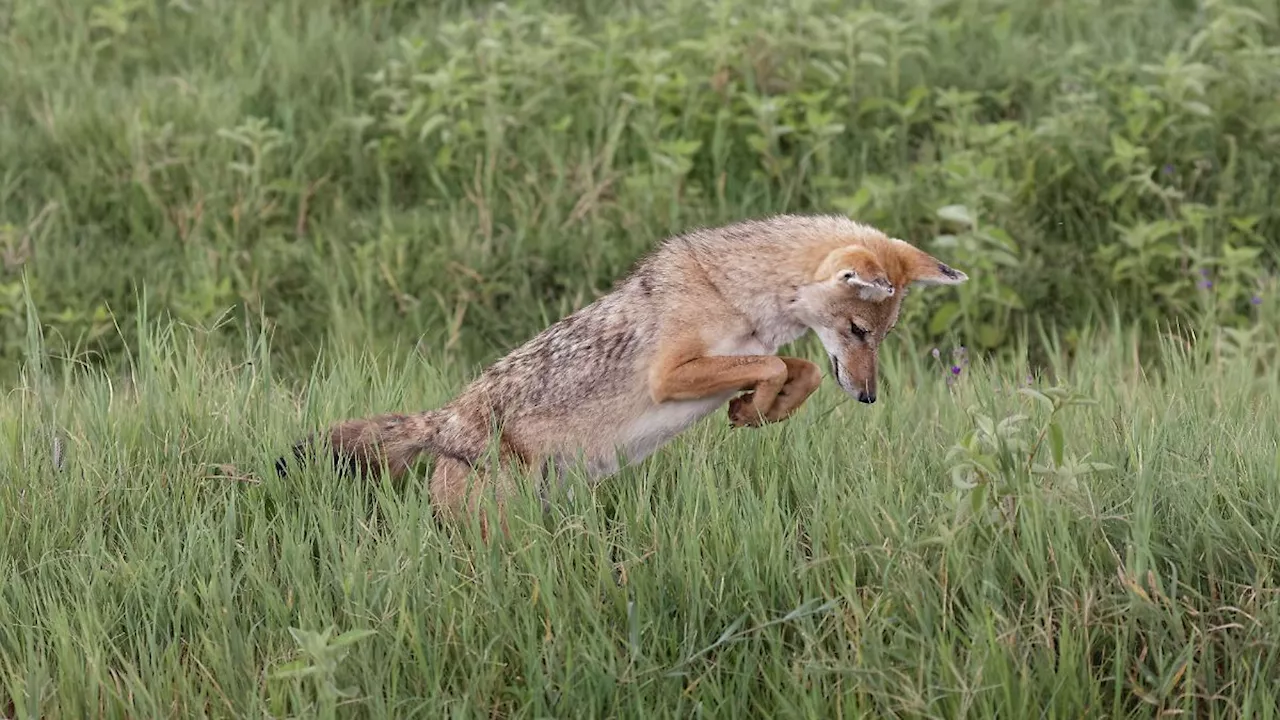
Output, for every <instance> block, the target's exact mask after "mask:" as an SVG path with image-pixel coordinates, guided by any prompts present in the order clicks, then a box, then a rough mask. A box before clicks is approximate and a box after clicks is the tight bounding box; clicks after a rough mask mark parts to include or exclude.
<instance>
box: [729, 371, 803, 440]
mask: <svg viewBox="0 0 1280 720" xmlns="http://www.w3.org/2000/svg"><path fill="white" fill-rule="evenodd" d="M778 359H779V360H781V361H782V362H783V363H785V364H786V366H787V379H786V382H784V383H783V384H782V387H781V388H780V389H779V390H778V395H777V397H776V398H775V399H774V401H773V403H772V404H771V405H769V406H766V407H765V409H764V410H763V411H762V410H761V409H760V405H759V404H758V403H759V401H758V400H757V398H758V394H757V393H746V394H744V395H740V396H738V397H736V398H734V399H733V400H731V401H730V402H729V422H730V423H731V424H732V425H733V426H734V427H759V426H760V425H763V424H765V423H775V422H780V421H782V420H786V419H787V418H788V417H791V414H792V413H794V412H795V411H796V410H798V409H799V408H800V406H801V405H803V404H804V401H805V400H807V399H808V398H809V396H810V395H812V394H813V391H815V390H817V389H818V385H819V384H821V382H822V370H821V369H819V368H818V366H817V365H814V364H813V363H811V362H809V361H808V360H804V359H802V358H793V357H780V358H778Z"/></svg>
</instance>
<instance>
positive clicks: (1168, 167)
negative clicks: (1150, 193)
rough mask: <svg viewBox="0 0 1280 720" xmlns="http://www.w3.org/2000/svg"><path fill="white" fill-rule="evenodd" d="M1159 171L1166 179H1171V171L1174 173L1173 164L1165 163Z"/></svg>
mask: <svg viewBox="0 0 1280 720" xmlns="http://www.w3.org/2000/svg"><path fill="white" fill-rule="evenodd" d="M1160 170H1161V172H1163V173H1164V174H1165V176H1166V177H1172V176H1173V171H1174V168H1173V163H1165V165H1164V167H1163V168H1161V169H1160Z"/></svg>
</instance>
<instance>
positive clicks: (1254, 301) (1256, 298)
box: [1249, 295, 1262, 305]
mask: <svg viewBox="0 0 1280 720" xmlns="http://www.w3.org/2000/svg"><path fill="white" fill-rule="evenodd" d="M1249 302H1250V303H1252V304H1254V305H1261V304H1262V296H1261V295H1254V296H1253V297H1251V298H1249Z"/></svg>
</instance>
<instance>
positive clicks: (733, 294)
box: [277, 215, 967, 528]
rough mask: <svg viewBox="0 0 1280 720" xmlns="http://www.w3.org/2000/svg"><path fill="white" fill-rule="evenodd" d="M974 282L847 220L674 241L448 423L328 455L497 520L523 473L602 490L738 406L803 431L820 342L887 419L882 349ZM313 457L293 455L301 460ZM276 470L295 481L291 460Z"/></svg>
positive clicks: (390, 420)
mask: <svg viewBox="0 0 1280 720" xmlns="http://www.w3.org/2000/svg"><path fill="white" fill-rule="evenodd" d="M966 279H967V277H966V276H965V274H964V273H962V272H959V271H957V270H953V269H952V268H950V267H948V266H947V265H945V264H943V263H941V262H939V261H938V260H937V259H935V258H933V257H931V256H930V255H929V254H927V253H925V252H923V251H921V250H919V249H917V248H915V247H913V246H911V245H909V244H908V243H906V242H904V241H901V240H897V239H894V238H891V237H889V236H887V235H885V234H884V233H882V232H881V231H879V230H876V229H874V228H871V227H868V226H866V225H862V224H859V223H856V222H853V221H851V220H849V219H847V218H843V217H838V216H824V215H818V216H799V215H781V216H775V217H771V218H768V219H763V220H749V221H743V222H739V223H734V224H732V225H727V226H724V227H719V228H710V229H701V230H694V231H690V232H687V233H684V234H681V235H678V236H675V237H671V238H668V239H667V240H666V241H664V242H663V243H662V244H661V245H660V246H659V247H658V248H657V249H656V250H655V251H654V252H653V253H651V254H650V255H649V256H648V257H646V258H644V259H643V260H642V261H641V262H640V263H638V264H637V266H636V267H635V269H634V270H633V271H632V272H631V274H629V275H628V276H627V277H626V278H624V279H623V280H621V281H620V282H619V283H618V284H617V285H616V286H615V288H614V289H613V291H612V292H611V293H609V294H607V295H605V296H603V297H601V298H599V299H598V300H596V301H595V302H593V303H591V304H590V305H588V306H586V307H584V308H582V309H580V310H578V311H577V312H575V313H572V314H570V315H568V316H566V317H565V318H562V319H561V320H559V321H558V322H556V323H554V324H553V325H551V326H550V327H548V328H547V329H546V330H544V331H542V332H541V333H540V334H538V335H537V336H535V337H534V338H532V339H531V340H529V341H528V342H526V343H525V344H524V345H521V346H520V347H518V348H516V349H515V350H513V351H512V352H511V353H509V354H508V355H507V356H505V357H503V358H502V359H500V360H498V361H497V362H495V363H493V364H492V365H490V366H489V367H488V368H487V369H486V370H485V371H484V372H483V373H481V374H480V376H479V377H477V378H476V379H475V380H474V381H472V383H471V384H470V385H468V386H467V387H466V388H465V389H464V390H463V391H462V392H461V393H460V394H459V395H458V396H457V397H456V398H454V399H453V400H452V401H451V402H449V403H448V404H446V405H445V406H444V407H441V408H439V409H437V410H430V411H427V412H423V413H418V414H388V415H380V416H376V417H372V418H368V419H357V420H348V421H345V422H342V423H338V424H337V425H335V426H333V427H332V428H331V429H330V430H329V432H328V433H326V436H325V437H324V440H325V444H326V445H327V446H328V449H329V452H330V453H332V455H333V457H334V459H335V460H336V461H339V467H343V468H345V469H349V470H353V471H355V472H358V473H361V474H364V473H368V472H370V471H372V470H374V469H375V468H376V467H379V466H381V465H382V464H384V463H385V465H386V467H387V469H388V471H389V472H391V473H392V474H393V475H395V476H399V475H402V474H404V473H405V472H406V471H408V470H409V468H410V467H411V464H412V462H413V461H414V460H415V459H416V458H417V457H418V456H419V455H422V454H428V455H432V456H434V457H435V458H436V463H435V469H434V471H433V473H432V478H431V482H430V493H431V496H432V501H433V503H435V504H436V506H437V507H438V508H439V509H440V510H442V511H445V512H447V513H451V514H452V513H456V512H459V511H463V510H465V511H467V512H478V507H479V506H478V503H479V502H480V500H481V499H482V497H483V495H484V494H485V493H486V492H490V491H492V492H493V493H495V500H496V501H497V503H498V507H499V509H501V504H502V498H503V496H505V495H506V494H507V493H509V492H512V491H513V490H514V488H515V486H514V477H515V475H516V474H517V473H515V472H513V471H514V470H517V469H518V470H531V469H533V470H539V471H541V472H542V474H543V478H544V480H552V479H558V478H560V477H562V475H563V473H564V472H565V471H566V470H567V469H568V468H569V466H571V465H573V464H581V466H582V467H584V468H585V469H586V471H587V473H588V474H589V476H590V477H592V478H595V479H600V478H603V477H606V476H608V475H610V474H612V473H614V472H616V471H617V470H618V469H619V466H620V463H621V464H631V463H637V462H640V461H641V460H643V459H644V458H645V457H647V456H648V455H650V454H651V453H652V452H654V451H655V450H657V449H658V448H659V447H661V446H662V445H663V444H665V443H666V442H668V441H669V440H671V439H672V438H673V437H674V436H676V435H677V434H679V433H680V432H682V431H683V430H685V429H686V428H687V427H689V426H690V425H692V424H693V423H694V422H697V421H698V420H700V419H702V418H703V417H705V416H706V415H708V414H709V413H711V412H714V411H715V410H716V409H717V408H719V407H723V406H725V405H726V403H727V404H728V414H729V418H730V421H731V423H732V424H733V425H735V426H739V427H744V426H758V425H761V424H764V423H771V422H778V421H781V420H784V419H786V418H787V417H790V416H791V415H792V414H793V413H794V412H795V411H796V410H797V409H798V408H799V407H800V406H801V405H803V403H804V401H805V400H806V399H807V398H808V397H809V395H810V394H812V393H813V392H814V390H816V389H817V386H818V384H819V383H820V381H821V372H820V370H819V369H818V367H817V366H816V365H814V364H813V363H811V362H809V361H807V360H802V359H799V358H792V357H779V356H777V355H776V354H775V353H776V352H777V349H778V348H779V347H781V346H782V345H785V344H787V343H790V342H792V341H794V340H796V339H798V338H799V337H800V336H801V335H803V334H804V333H805V332H806V331H808V330H810V329H812V330H813V331H814V332H815V333H817V335H818V337H819V338H820V339H821V340H822V343H823V345H824V346H825V348H826V350H827V353H828V356H829V361H830V364H831V369H832V373H833V375H834V376H835V379H836V381H837V383H838V384H839V385H840V387H841V388H842V389H844V390H845V391H846V392H847V393H849V394H850V395H852V396H853V397H856V398H858V399H860V400H861V401H863V402H874V401H875V392H876V353H877V349H878V347H879V344H880V343H881V342H882V341H883V339H884V337H885V335H886V334H887V333H888V332H889V330H890V329H891V328H892V327H893V325H894V323H895V322H896V321H897V317H898V311H899V308H900V306H901V303H902V297H903V295H904V294H905V290H906V288H907V287H908V286H910V285H928V284H957V283H961V282H964V281H965V280H966ZM739 393H744V394H742V395H739ZM735 396H738V397H735ZM310 440H311V439H310V438H308V439H307V440H303V441H302V442H300V443H298V444H297V445H296V446H295V454H296V455H298V457H299V458H301V457H302V452H303V450H304V449H305V448H306V447H307V446H308V445H310V444H311V443H310ZM494 441H496V445H497V451H498V452H497V458H496V461H495V462H489V461H488V460H487V459H486V457H487V455H486V452H487V450H488V448H490V446H491V443H493V442H494ZM619 453H621V455H622V459H621V460H619ZM277 467H278V469H279V471H280V472H281V474H282V475H283V474H284V472H285V463H284V460H283V459H282V460H281V461H280V462H279V463H277ZM481 519H482V524H484V527H486V528H487V522H485V521H484V518H483V516H482V517H481Z"/></svg>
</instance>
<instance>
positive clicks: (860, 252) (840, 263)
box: [818, 246, 894, 302]
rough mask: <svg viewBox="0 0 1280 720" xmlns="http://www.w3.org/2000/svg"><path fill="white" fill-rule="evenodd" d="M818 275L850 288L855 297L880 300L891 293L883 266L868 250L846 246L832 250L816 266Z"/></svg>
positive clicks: (891, 294) (889, 283)
mask: <svg viewBox="0 0 1280 720" xmlns="http://www.w3.org/2000/svg"><path fill="white" fill-rule="evenodd" d="M818 277H819V278H826V279H828V280H830V281H831V282H834V283H837V284H840V285H842V286H845V287H849V288H852V289H853V290H854V291H855V292H857V294H858V297H860V298H862V299H863V300H867V301H869V302H880V301H881V300H884V299H886V298H889V297H892V296H893V294H894V287H893V283H891V282H889V278H888V275H886V274H885V271H884V267H883V266H882V265H881V264H880V261H879V260H877V259H876V256H875V255H873V254H872V253H871V251H870V250H868V249H866V248H864V247H857V246H850V247H846V248H840V249H838V250H833V251H831V253H830V254H829V255H827V257H826V259H825V260H823V261H822V265H821V266H819V268H818Z"/></svg>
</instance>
